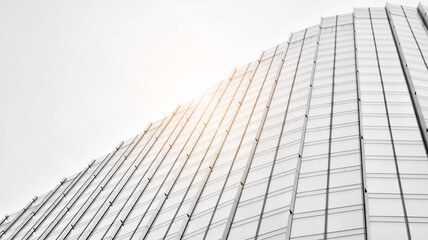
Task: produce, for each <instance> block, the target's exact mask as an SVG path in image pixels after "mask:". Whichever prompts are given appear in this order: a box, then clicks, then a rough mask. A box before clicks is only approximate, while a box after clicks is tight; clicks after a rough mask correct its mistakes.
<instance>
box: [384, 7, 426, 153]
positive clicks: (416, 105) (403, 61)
mask: <svg viewBox="0 0 428 240" xmlns="http://www.w3.org/2000/svg"><path fill="white" fill-rule="evenodd" d="M388 8H389V6H388V4H387V6H386V8H385V11H386V16H387V17H388V21H389V25H390V28H391V33H392V37H393V39H394V43H395V47H396V49H397V53H398V56H399V59H400V64H401V68H402V69H403V73H404V78H405V79H406V83H407V87H408V89H409V95H410V98H411V99H412V105H413V110H414V111H415V115H416V119H417V122H418V125H419V131H420V133H421V136H422V139H423V142H424V147H425V153H426V154H428V129H427V126H426V123H425V118H424V116H423V114H422V109H421V105H420V104H419V100H418V97H417V95H416V89H415V85H414V84H413V80H412V76H411V75H410V71H409V68H408V66H407V61H406V58H405V56H404V52H403V49H402V47H401V43H400V40H399V37H398V33H397V29H395V25H394V20H393V18H392V16H391V11H390V10H389V9H388ZM401 9H402V11H403V13H404V18H405V19H406V21H407V24H408V26H409V29H410V32H411V33H412V36H413V39H414V40H415V43H416V46H417V47H418V50H419V53H420V54H421V58H422V60H423V62H424V65H425V67H426V68H427V70H428V65H427V63H426V61H425V58H424V56H423V54H422V51H421V48H420V47H419V43H418V41H417V39H416V37H415V34H414V33H413V30H412V27H411V26H410V23H409V20H408V19H407V15H406V12H405V11H404V10H403V7H402V6H401Z"/></svg>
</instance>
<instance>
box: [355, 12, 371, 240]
mask: <svg viewBox="0 0 428 240" xmlns="http://www.w3.org/2000/svg"><path fill="white" fill-rule="evenodd" d="M352 28H353V38H354V60H355V85H356V89H357V107H358V133H359V136H358V137H359V146H360V165H361V166H360V167H361V185H362V186H361V191H362V193H361V196H362V201H363V210H364V229H365V230H364V232H365V233H364V239H365V240H368V239H370V235H369V234H368V233H369V232H370V229H369V226H370V224H368V223H369V212H368V202H369V201H368V196H367V188H366V186H367V179H366V164H365V162H366V160H365V152H364V137H363V127H362V126H363V124H362V121H363V120H362V119H363V117H362V112H361V92H360V72H359V71H358V69H359V67H358V57H357V37H356V30H355V14H354V13H353V14H352Z"/></svg>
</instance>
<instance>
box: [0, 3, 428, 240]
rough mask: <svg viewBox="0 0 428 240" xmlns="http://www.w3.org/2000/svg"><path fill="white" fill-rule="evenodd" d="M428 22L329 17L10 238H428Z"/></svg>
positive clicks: (8, 228)
mask: <svg viewBox="0 0 428 240" xmlns="http://www.w3.org/2000/svg"><path fill="white" fill-rule="evenodd" d="M427 11H428V8H427V7H425V6H423V5H419V6H418V7H417V8H413V7H404V6H398V5H387V6H386V7H385V8H358V9H355V10H354V12H353V13H350V14H344V15H338V16H332V17H327V18H322V20H321V22H320V23H319V24H318V25H315V26H312V27H308V28H307V29H304V30H302V31H299V32H296V33H293V34H291V36H290V38H289V40H288V41H287V42H285V43H282V44H279V45H278V46H275V47H273V48H271V49H269V50H266V51H263V52H262V54H261V55H260V57H259V59H257V60H255V61H252V62H250V63H249V64H247V65H244V66H242V67H239V68H236V69H235V70H234V71H233V73H232V74H231V76H230V78H227V79H225V80H223V81H221V82H220V83H219V84H216V85H214V86H211V87H210V88H208V89H207V90H206V92H205V93H204V94H203V95H202V96H201V97H199V98H197V99H194V100H193V101H191V102H188V103H186V104H183V105H179V106H178V107H177V109H175V110H174V112H173V113H172V114H171V115H169V116H167V117H165V118H164V119H160V120H158V121H156V122H153V123H151V124H149V125H148V126H147V128H146V130H145V131H144V132H143V133H141V134H139V135H138V136H136V137H135V138H132V139H129V140H127V141H125V142H121V143H120V144H119V145H118V146H117V147H116V149H114V150H113V151H112V152H110V153H108V154H107V155H105V156H103V157H101V158H99V159H97V160H96V161H95V160H94V161H93V162H91V163H90V164H89V165H88V166H87V167H86V168H85V169H83V170H82V171H81V172H79V173H78V174H76V175H74V176H71V177H69V178H66V179H64V180H62V181H61V182H60V183H59V184H58V185H57V187H56V188H55V189H53V190H52V191H50V192H48V193H46V194H44V195H42V196H39V197H37V198H34V199H33V200H31V201H30V202H29V203H28V205H27V206H25V207H24V208H23V209H22V210H21V211H19V212H17V213H15V214H12V215H10V216H8V217H5V218H3V219H1V220H0V238H1V239H46V238H49V239H88V238H91V239H162V238H165V239H296V240H298V239H299V240H300V239H301V240H304V239H352V240H354V239H355V240H356V239H372V240H375V239H376V240H377V239H388V240H393V239H397V240H402V239H413V240H415V239H427V238H428V158H427V153H428V145H427V142H428V135H427V131H428V130H427V121H428V64H427V61H428V30H427V27H428V17H427V15H426V12H427Z"/></svg>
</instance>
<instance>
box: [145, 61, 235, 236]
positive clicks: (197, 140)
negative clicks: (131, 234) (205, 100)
mask: <svg viewBox="0 0 428 240" xmlns="http://www.w3.org/2000/svg"><path fill="white" fill-rule="evenodd" d="M235 73H236V69H235V70H234V71H233V74H232V76H231V78H229V81H228V82H227V85H226V86H225V87H224V89H223V91H222V93H221V95H220V97H219V98H218V101H217V102H216V104H215V106H214V108H213V109H212V111H211V114H210V115H209V117H208V119H207V120H206V122H205V123H204V127H203V128H202V131H201V133H200V134H199V136H198V138H197V139H196V142H195V143H194V145H193V147H192V149H191V150H190V152H189V153H188V154H187V157H186V160H185V161H184V163H183V164H182V166H181V169H180V170H179V171H178V172H177V173H176V175H175V176H174V178H173V181H172V183H170V185H169V186H168V188H167V191H166V192H165V193H164V195H165V197H164V199H163V201H161V202H160V203H159V205H158V207H157V208H156V209H157V212H156V213H155V214H153V215H152V217H151V218H150V220H149V223H148V225H149V226H148V228H147V229H146V231H145V232H144V233H143V234H142V235H141V236H140V237H139V239H140V240H143V239H146V237H147V236H148V233H149V231H150V229H151V227H152V226H153V223H154V222H155V221H156V218H157V216H158V215H159V213H160V211H161V210H162V207H163V205H164V204H165V202H166V200H167V198H168V196H169V195H170V193H171V191H172V189H173V188H174V186H175V183H176V182H177V180H178V178H179V177H180V175H181V173H182V172H183V169H184V168H185V167H186V165H187V162H188V160H189V159H190V156H191V155H192V153H193V151H194V150H195V148H196V146H197V144H198V142H199V140H200V139H201V137H202V135H203V134H204V132H205V129H206V128H207V126H208V124H209V123H210V120H211V118H212V116H213V115H214V112H215V111H216V109H217V107H218V105H219V104H220V102H221V100H222V98H223V96H224V94H225V93H226V91H227V90H228V87H229V85H230V82H231V80H232V79H233V76H234V74H235ZM220 85H221V84H220ZM217 91H218V90H217ZM217 91H216V93H217ZM215 95H216V94H214V95H213V97H214V96H215ZM209 105H211V103H210V104H209ZM209 105H208V106H207V107H206V110H207V109H208V107H209ZM204 113H205V112H204ZM203 115H205V114H203ZM202 117H203V116H201V119H202ZM208 149H209V147H208V148H207V151H208ZM202 162H203V159H202V161H201V162H200V165H201V164H202ZM200 165H199V166H200ZM198 170H199V168H198ZM198 170H196V172H195V174H194V177H193V179H194V178H195V177H196V174H197V172H198ZM165 179H166V178H165ZM190 186H191V183H190V184H189V188H190ZM183 200H184V199H183Z"/></svg>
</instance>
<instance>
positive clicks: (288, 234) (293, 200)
mask: <svg viewBox="0 0 428 240" xmlns="http://www.w3.org/2000/svg"><path fill="white" fill-rule="evenodd" d="M321 23H322V19H321V22H320V25H319V31H318V38H317V46H316V48H315V53H314V63H313V65H312V72H311V80H310V84H309V93H308V100H307V103H306V111H305V118H304V120H303V127H302V135H301V137H300V146H299V153H298V159H297V166H296V171H295V176H294V184H293V191H292V193H291V203H290V209H289V211H290V217H289V218H288V222H287V230H286V231H287V232H286V239H287V240H289V239H290V237H291V228H292V224H293V216H294V206H295V204H296V196H297V186H298V183H299V176H300V166H301V165H302V155H303V147H304V143H305V136H306V128H307V125H308V116H309V110H310V106H311V99H312V89H313V83H314V78H315V69H316V65H317V58H318V49H319V42H320V36H321V29H322V28H321Z"/></svg>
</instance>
